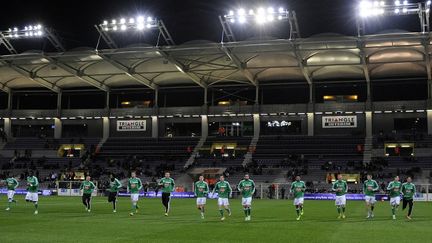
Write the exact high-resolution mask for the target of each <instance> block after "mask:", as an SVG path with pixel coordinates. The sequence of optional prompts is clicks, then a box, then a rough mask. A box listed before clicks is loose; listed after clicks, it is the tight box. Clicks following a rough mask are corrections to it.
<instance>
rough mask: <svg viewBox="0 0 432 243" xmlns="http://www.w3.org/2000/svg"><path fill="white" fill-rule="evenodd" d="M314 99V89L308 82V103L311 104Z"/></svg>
mask: <svg viewBox="0 0 432 243" xmlns="http://www.w3.org/2000/svg"><path fill="white" fill-rule="evenodd" d="M314 101H315V90H314V85H313V84H309V103H311V104H313V103H314Z"/></svg>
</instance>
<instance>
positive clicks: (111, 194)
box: [108, 192, 117, 202]
mask: <svg viewBox="0 0 432 243" xmlns="http://www.w3.org/2000/svg"><path fill="white" fill-rule="evenodd" d="M116 199H117V192H109V194H108V202H114V201H115V200H116Z"/></svg>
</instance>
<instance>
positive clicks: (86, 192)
mask: <svg viewBox="0 0 432 243" xmlns="http://www.w3.org/2000/svg"><path fill="white" fill-rule="evenodd" d="M90 179H91V178H90V176H86V179H85V181H83V182H82V183H81V186H80V190H82V203H83V204H84V206H85V209H86V211H87V212H89V213H90V212H91V197H92V193H93V191H94V189H95V188H96V186H95V184H93V182H92V181H91V180H90Z"/></svg>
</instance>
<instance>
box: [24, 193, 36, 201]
mask: <svg viewBox="0 0 432 243" xmlns="http://www.w3.org/2000/svg"><path fill="white" fill-rule="evenodd" d="M25 200H27V201H32V202H37V201H39V195H38V193H37V192H27V194H26V196H25Z"/></svg>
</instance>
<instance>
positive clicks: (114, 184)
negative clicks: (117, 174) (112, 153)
mask: <svg viewBox="0 0 432 243" xmlns="http://www.w3.org/2000/svg"><path fill="white" fill-rule="evenodd" d="M121 187H122V184H121V182H120V181H119V180H118V179H117V178H114V181H110V188H109V191H110V192H118V191H120V188H121Z"/></svg>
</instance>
